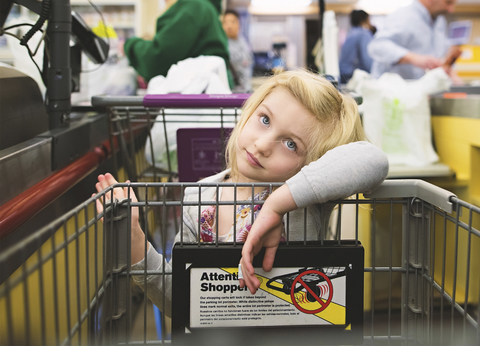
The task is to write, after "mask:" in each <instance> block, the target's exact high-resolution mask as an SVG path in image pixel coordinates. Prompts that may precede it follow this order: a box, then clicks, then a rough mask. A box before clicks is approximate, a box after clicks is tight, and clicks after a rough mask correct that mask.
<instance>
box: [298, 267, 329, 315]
mask: <svg viewBox="0 0 480 346" xmlns="http://www.w3.org/2000/svg"><path fill="white" fill-rule="evenodd" d="M308 274H313V275H319V276H321V277H322V278H324V279H325V282H326V283H327V284H328V298H327V299H326V301H324V300H323V299H322V298H321V297H320V296H321V294H320V290H317V289H316V290H315V291H314V290H313V289H312V288H310V286H309V285H308V284H307V283H305V282H304V281H303V280H302V278H303V277H304V276H305V275H308ZM297 283H298V284H300V285H302V286H303V288H305V289H306V290H307V292H308V293H310V295H311V297H313V299H315V301H317V302H318V303H320V307H319V308H318V309H315V310H308V309H305V308H304V307H302V306H300V304H299V303H298V302H297V300H296V299H295V287H296V285H297ZM315 287H317V286H315ZM290 297H291V298H292V302H293V304H294V305H295V306H296V307H297V309H298V310H300V311H301V312H304V313H306V314H317V313H319V312H320V311H323V310H325V309H326V308H327V306H328V305H329V304H330V302H331V301H332V297H333V286H332V282H331V281H330V279H329V278H328V276H327V275H325V274H324V273H322V272H320V271H318V270H306V271H304V272H303V273H300V274H299V275H298V276H297V277H296V278H295V280H293V284H292V288H291V290H290Z"/></svg>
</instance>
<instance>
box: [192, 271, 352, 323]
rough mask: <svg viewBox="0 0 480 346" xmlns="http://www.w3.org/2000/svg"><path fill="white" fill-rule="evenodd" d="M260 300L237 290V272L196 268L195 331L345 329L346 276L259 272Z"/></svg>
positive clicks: (238, 287) (321, 273) (194, 283)
mask: <svg viewBox="0 0 480 346" xmlns="http://www.w3.org/2000/svg"><path fill="white" fill-rule="evenodd" d="M255 274H256V275H257V277H258V278H259V280H260V282H261V285H260V289H259V290H258V291H257V293H256V294H255V295H252V294H251V293H250V292H249V291H248V290H247V288H241V287H240V286H239V284H238V268H192V269H191V272H190V279H191V280H190V285H191V287H190V327H192V328H209V327H248V326H282V325H288V326H292V325H297V326H300V325H345V323H346V306H345V302H346V270H345V267H329V268H309V269H308V270H307V269H306V268H274V269H272V271H270V272H268V273H266V272H264V271H263V270H261V269H256V271H255Z"/></svg>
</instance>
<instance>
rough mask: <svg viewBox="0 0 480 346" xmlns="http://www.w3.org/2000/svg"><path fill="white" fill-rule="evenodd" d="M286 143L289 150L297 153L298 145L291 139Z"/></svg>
mask: <svg viewBox="0 0 480 346" xmlns="http://www.w3.org/2000/svg"><path fill="white" fill-rule="evenodd" d="M284 143H285V146H286V147H287V149H288V150H291V151H297V144H295V142H294V141H292V140H291V139H286V140H285V141H284Z"/></svg>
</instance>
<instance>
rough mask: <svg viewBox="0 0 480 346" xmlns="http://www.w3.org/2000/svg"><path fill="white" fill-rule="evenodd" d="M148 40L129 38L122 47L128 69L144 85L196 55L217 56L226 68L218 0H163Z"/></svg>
mask: <svg viewBox="0 0 480 346" xmlns="http://www.w3.org/2000/svg"><path fill="white" fill-rule="evenodd" d="M166 4H167V7H168V6H169V8H168V9H167V10H166V11H165V12H164V13H163V14H162V15H161V16H160V17H159V18H158V19H157V27H156V31H155V36H154V37H153V39H152V40H145V39H141V38H139V37H132V38H130V39H128V40H126V41H125V44H124V46H123V49H124V52H125V55H126V56H127V58H128V60H129V62H130V65H132V66H133V68H134V69H135V70H136V71H137V73H138V74H139V75H140V76H142V77H143V78H144V79H145V80H146V81H147V82H148V81H149V80H150V79H152V78H153V77H155V76H159V75H161V76H166V75H167V72H168V70H169V69H170V67H171V66H172V65H174V64H176V63H177V62H179V61H182V60H185V59H187V58H195V57H198V56H200V55H207V56H208V55H211V56H218V57H221V58H223V59H224V60H225V65H226V66H227V70H228V65H229V54H228V40H227V36H226V35H225V32H224V31H223V28H222V23H221V22H220V19H219V16H220V13H221V9H222V7H221V5H222V0H166Z"/></svg>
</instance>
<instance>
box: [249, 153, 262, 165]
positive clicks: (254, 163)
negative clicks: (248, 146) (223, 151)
mask: <svg viewBox="0 0 480 346" xmlns="http://www.w3.org/2000/svg"><path fill="white" fill-rule="evenodd" d="M246 152H247V160H248V162H249V163H250V164H251V165H252V166H255V167H260V168H263V166H262V165H261V164H260V162H259V161H258V160H257V159H256V158H255V156H253V155H252V154H250V153H249V152H248V151H246Z"/></svg>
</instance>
